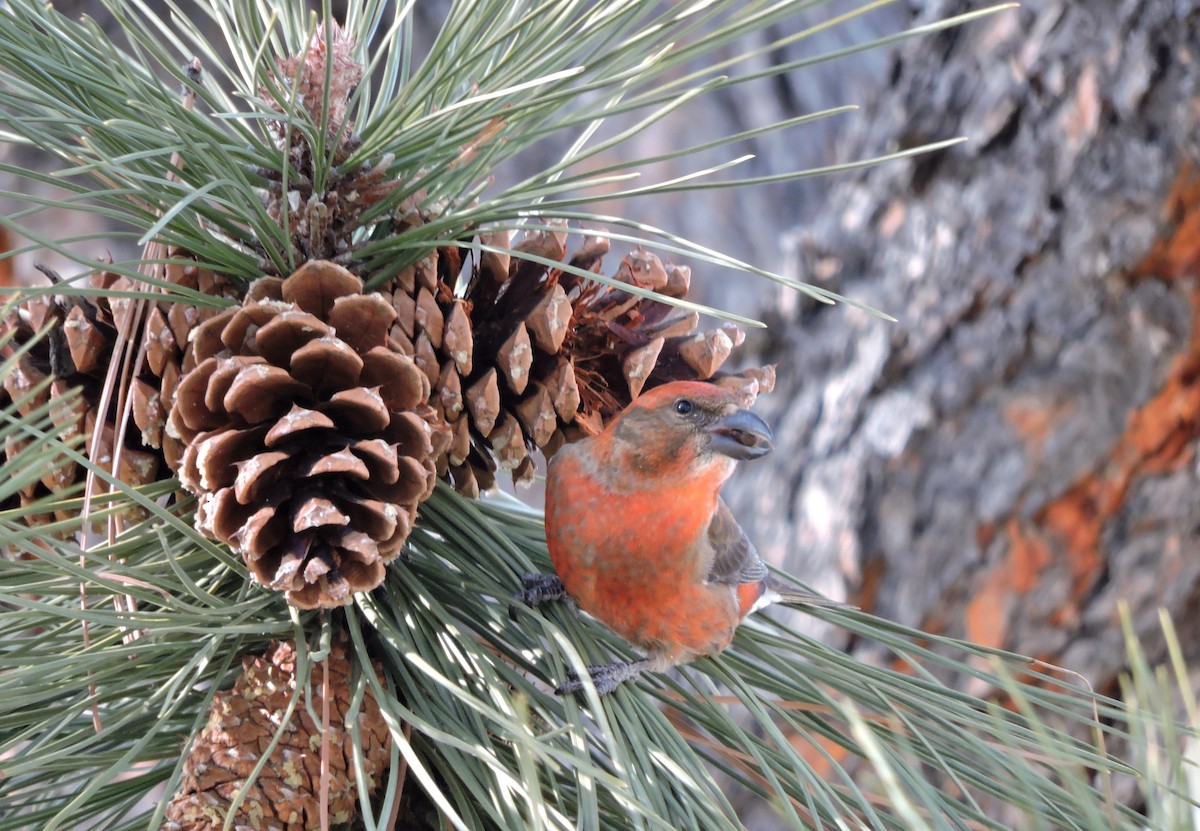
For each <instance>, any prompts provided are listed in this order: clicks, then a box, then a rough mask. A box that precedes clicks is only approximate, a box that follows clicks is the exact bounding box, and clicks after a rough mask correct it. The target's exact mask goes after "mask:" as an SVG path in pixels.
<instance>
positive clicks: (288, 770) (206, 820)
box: [163, 642, 391, 831]
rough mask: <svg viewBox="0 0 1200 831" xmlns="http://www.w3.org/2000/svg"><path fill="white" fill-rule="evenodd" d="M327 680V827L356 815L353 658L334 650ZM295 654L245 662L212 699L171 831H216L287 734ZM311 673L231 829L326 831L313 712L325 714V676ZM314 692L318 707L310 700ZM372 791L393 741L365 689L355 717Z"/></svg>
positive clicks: (283, 649) (279, 648)
mask: <svg viewBox="0 0 1200 831" xmlns="http://www.w3.org/2000/svg"><path fill="white" fill-rule="evenodd" d="M325 663H326V664H327V668H328V672H329V689H330V690H331V691H332V693H333V694H332V696H331V697H330V701H329V704H330V707H329V713H330V719H329V721H330V723H329V725H328V726H327V727H326V730H327V732H328V745H329V747H330V750H331V752H330V753H329V771H330V776H329V805H328V808H329V820H330V823H331V824H332V825H335V826H338V825H344V824H346V823H349V822H351V821H352V820H353V819H354V816H355V814H356V813H357V805H358V792H357V784H356V781H355V770H354V749H353V745H352V741H353V739H352V737H351V734H350V729H349V725H347V724H346V714H347V712H348V711H349V709H350V704H351V691H352V690H353V684H352V678H351V667H350V662H349V660H348V659H347V657H346V650H345V649H344V648H343V647H342V646H340V645H334V646H333V647H332V649H331V650H330V653H329V655H328V657H327V658H326V659H325ZM295 665H296V647H295V645H294V644H292V643H290V642H288V643H283V644H275V645H273V646H272V647H271V649H269V650H268V652H267V653H266V654H265V655H263V656H259V657H253V658H249V657H248V658H244V659H243V660H242V674H241V676H240V677H239V678H238V679H237V681H236V682H235V683H234V685H233V689H231V690H229V691H227V692H219V693H217V694H216V695H215V696H214V697H213V703H212V709H211V710H210V711H209V717H208V724H207V725H206V726H205V727H204V730H203V731H202V732H201V734H200V735H199V736H198V737H197V738H196V740H195V742H194V743H193V745H192V750H191V752H190V753H189V754H188V758H187V761H186V762H185V763H184V768H183V779H182V781H181V782H180V785H179V791H178V793H177V794H176V795H175V797H174V798H173V799H172V800H171V803H170V805H169V806H168V808H167V821H166V822H165V823H164V824H163V828H164V829H165V831H218V829H221V828H223V827H224V823H225V816H226V814H227V813H228V812H229V809H230V807H231V806H232V803H233V800H234V798H235V797H236V796H237V794H238V793H239V791H241V789H242V788H243V787H245V785H246V781H247V780H248V779H249V778H250V774H251V773H252V772H253V771H254V768H255V766H256V765H257V764H258V761H259V759H260V758H261V756H262V754H263V753H264V752H265V751H266V749H267V747H268V746H269V745H270V743H271V741H272V739H273V738H274V736H275V733H276V732H277V731H278V730H279V729H280V725H279V718H280V716H281V714H283V713H285V712H287V710H288V707H289V706H290V704H291V701H292V696H293V695H294V694H295V690H296V686H297V679H296V666H295ZM325 669H326V667H324V666H322V665H321V664H313V665H312V670H311V673H310V676H309V682H308V684H307V685H306V686H305V687H304V688H303V689H302V691H301V692H300V696H301V699H300V701H299V702H298V704H297V706H296V708H295V710H294V711H293V714H292V719H291V721H290V722H289V723H288V724H286V725H284V727H283V737H282V738H281V740H280V742H279V744H277V745H276V746H275V749H274V750H272V751H271V755H270V757H269V758H268V759H267V763H266V765H265V766H264V767H263V769H262V771H261V773H260V774H259V776H258V778H257V779H255V780H254V782H253V783H252V784H251V785H250V787H249V788H248V789H247V791H246V796H245V799H244V800H243V801H242V802H241V805H240V806H239V807H238V810H237V813H236V814H235V815H234V821H233V827H234V828H245V829H255V831H308V829H311V828H319V827H320V801H319V800H320V793H321V744H322V732H321V729H320V727H319V725H317V724H316V722H314V721H313V719H312V716H311V715H310V712H315V713H320V712H321V711H322V709H323V704H324V701H323V697H322V693H321V690H322V687H323V683H322V682H323V673H324V671H325ZM310 693H311V696H312V701H310V702H306V701H305V700H304V699H305V697H306V696H307V695H308V694H310ZM358 727H359V736H360V738H361V741H362V758H363V771H364V773H365V774H366V775H367V781H366V782H364V783H363V785H364V787H365V789H366V791H367V792H368V793H372V792H374V791H375V790H376V788H378V786H379V784H380V781H381V779H382V777H383V772H384V769H385V768H386V766H387V760H388V751H389V746H390V743H391V735H390V733H389V732H388V729H387V724H386V723H385V722H384V720H383V716H382V714H381V713H380V710H379V705H378V703H376V700H375V696H374V694H373V693H372V692H371V688H370V686H369V685H368V686H367V691H366V695H365V696H364V697H363V700H362V703H361V705H360V707H359V712H358Z"/></svg>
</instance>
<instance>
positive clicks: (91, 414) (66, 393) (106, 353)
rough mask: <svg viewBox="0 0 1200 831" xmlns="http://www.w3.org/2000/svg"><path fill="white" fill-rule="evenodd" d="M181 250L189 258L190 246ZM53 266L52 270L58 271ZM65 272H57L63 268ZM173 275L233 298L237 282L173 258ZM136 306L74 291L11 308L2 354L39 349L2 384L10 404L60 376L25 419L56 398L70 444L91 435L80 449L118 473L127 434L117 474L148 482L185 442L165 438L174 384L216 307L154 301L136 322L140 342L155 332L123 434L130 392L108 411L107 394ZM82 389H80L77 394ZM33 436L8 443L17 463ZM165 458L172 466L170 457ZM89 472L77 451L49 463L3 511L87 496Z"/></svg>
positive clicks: (120, 283) (99, 280) (47, 517)
mask: <svg viewBox="0 0 1200 831" xmlns="http://www.w3.org/2000/svg"><path fill="white" fill-rule="evenodd" d="M173 256H174V257H176V258H182V257H184V256H185V255H182V254H181V253H180V252H174V253H173ZM48 273H51V274H52V272H48ZM54 277H55V279H57V276H56V275H54ZM166 278H167V279H168V280H171V281H173V282H175V283H177V284H179V285H180V286H183V287H185V288H188V289H191V290H194V291H200V292H203V293H205V294H211V295H218V296H219V295H228V294H229V293H230V292H231V291H232V288H231V286H230V285H229V284H228V283H227V282H226V281H224V280H222V279H220V278H218V277H216V276H215V275H213V274H212V272H209V271H207V270H204V269H201V268H199V267H197V266H195V265H192V264H179V263H176V264H173V265H170V266H167V268H166ZM89 282H90V285H91V287H92V288H97V289H108V290H113V291H128V290H131V289H132V288H133V284H132V283H131V282H130V280H129V279H128V278H126V277H124V276H121V275H118V274H115V273H112V272H102V273H98V274H95V275H93V276H92V277H91V279H90V281H89ZM133 309H134V303H133V301H131V300H129V299H127V298H110V297H104V296H100V297H71V298H68V299H67V300H66V301H60V300H57V299H55V298H51V297H38V298H33V299H30V300H28V301H25V302H23V303H21V304H19V305H18V306H15V307H11V308H10V309H9V310H8V313H7V314H6V315H5V317H4V319H3V320H2V321H0V334H2V335H6V336H7V338H8V339H7V341H6V342H5V343H4V345H3V346H0V357H9V356H11V355H15V354H16V353H17V351H18V348H19V347H20V346H22V345H27V344H28V345H30V348H29V349H28V350H27V351H26V352H25V354H23V355H21V356H20V357H19V358H18V359H17V360H18V363H17V368H16V371H15V372H13V373H10V374H9V375H8V376H6V377H5V378H4V381H3V391H0V406H4V405H7V404H8V403H10V402H15V401H19V400H21V399H22V398H23V397H24V396H25V395H26V394H28V393H29V392H30V391H32V390H33V389H34V388H35V387H36V386H37V385H38V384H39V383H40V382H42V381H44V380H45V379H47V378H51V379H52V382H51V384H50V386H49V387H48V388H47V389H45V390H43V391H42V392H41V393H40V394H38V395H37V396H36V397H34V398H30V399H28V400H27V401H25V403H23V404H22V405H21V406H20V407H19V412H20V414H21V415H22V416H28V415H29V414H30V413H31V412H32V411H34V410H36V409H37V408H38V407H40V406H44V405H46V404H53V405H54V406H52V409H51V413H52V419H53V421H54V423H55V425H56V426H58V427H60V428H62V429H63V430H64V433H63V436H64V438H65V439H67V440H68V441H69V440H71V439H74V438H82V441H81V442H80V444H79V450H80V452H81V453H83V454H84V455H85V456H89V457H90V458H91V460H92V461H93V462H95V463H97V464H99V465H100V466H102V467H104V468H105V469H109V470H111V468H112V462H113V459H114V456H116V444H117V439H118V437H119V438H120V443H121V449H120V455H119V457H117V458H118V460H119V461H118V469H117V470H116V471H115V474H116V476H117V478H119V479H121V480H122V481H123V482H126V483H127V484H130V485H145V484H149V483H151V482H154V481H157V480H158V479H160V478H162V477H163V476H164V475H166V471H165V468H166V467H167V466H173V465H172V462H173V460H176V459H177V458H178V455H179V449H178V446H177V445H176V444H173V442H172V441H171V439H170V438H169V437H165V436H164V435H163V426H164V425H165V423H166V417H167V408H166V405H165V404H164V402H165V401H166V400H169V398H170V395H171V389H172V386H173V385H174V383H175V382H176V381H177V380H178V378H179V360H180V358H181V357H182V352H181V350H180V349H179V347H178V344H179V343H186V342H187V335H188V332H190V331H191V329H192V328H194V327H195V326H196V325H198V324H199V323H200V322H201V321H203V320H204V319H206V318H207V317H209V316H211V315H213V314H215V313H216V310H215V309H208V308H198V307H193V306H190V305H185V304H180V303H168V302H166V301H160V302H157V303H148V304H146V308H145V315H144V317H142V319H141V321H140V323H139V325H138V326H134V327H131V335H130V341H131V342H132V343H135V344H137V343H140V342H141V338H142V336H143V335H144V336H145V339H146V346H147V350H146V360H145V362H144V363H143V365H142V367H141V371H140V372H139V373H138V375H137V376H136V377H134V378H133V379H132V381H131V383H130V385H129V388H128V390H127V391H125V393H126V394H128V395H130V396H132V403H133V413H132V415H133V419H132V424H130V425H129V429H128V430H127V431H126V432H125V433H121V432H120V431H119V429H118V426H117V425H118V424H120V422H121V409H120V407H121V406H122V405H123V403H124V399H123V393H122V391H120V390H118V391H116V393H115V394H114V395H113V396H112V397H111V401H110V402H109V406H108V408H107V409H106V410H105V412H104V413H103V414H102V413H101V412H100V409H99V408H100V403H101V394H102V390H103V385H104V379H105V375H106V373H107V372H108V370H109V365H110V364H111V363H112V361H113V358H114V353H113V347H114V345H115V343H116V342H117V338H118V333H119V332H120V330H121V329H122V327H124V326H125V325H126V324H127V322H128V321H127V318H128V316H129V315H130V314H132V313H133ZM47 325H48V326H50V329H49V331H48V332H47V334H46V336H45V337H44V338H42V339H41V340H39V341H37V342H36V343H32V344H30V341H31V340H32V339H33V338H34V334H35V333H36V332H37V331H39V330H40V329H42V328H43V327H44V326H47ZM73 392H74V393H78V394H77V395H70V393H73ZM97 433H98V434H99V439H100V442H99V444H98V445H97V446H96V452H95V453H94V454H93V452H92V447H93V446H92V439H93V436H95V435H96V434H97ZM27 444H28V441H27V440H25V439H22V438H20V437H15V436H14V437H10V438H9V439H8V441H7V443H6V446H5V455H6V459H7V460H9V461H11V460H12V459H13V458H15V456H16V455H17V453H19V452H20V451H21V450H22V449H23V448H24V447H25V446H26V445H27ZM164 454H165V461H166V462H167V465H164V464H163V461H164ZM85 478H86V470H85V469H84V468H83V467H81V466H80V465H77V464H76V463H75V462H73V461H71V460H70V459H69V458H66V457H64V458H62V459H60V460H58V463H56V465H55V467H53V468H52V469H48V470H47V472H46V473H45V475H43V476H42V478H41V480H40V481H38V482H34V483H31V484H30V485H29V486H27V487H26V488H25V489H23V491H22V492H21V493H20V494H19V500H9V502H8V503H6V504H4V505H3V506H0V507H2V508H3V509H8V508H13V507H16V504H13V503H15V502H17V501H19V504H21V505H22V506H28V505H30V504H32V503H33V502H35V501H37V500H40V499H44V498H49V497H52V496H58V497H60V498H66V497H69V496H78V495H79V494H81V493H82V487H83V483H84V479H85ZM143 516H144V512H143V511H142V509H141V508H136V507H134V508H130V509H129V510H128V512H127V513H126V514H125V515H124V518H125V519H126V520H127V521H134V520H137V519H139V518H141V517H143ZM26 518H27V521H29V522H30V523H31V524H34V525H42V524H46V523H49V522H51V521H56V520H57V521H64V520H69V519H71V518H72V515H71V513H69V512H67V511H65V510H62V509H56V510H54V511H53V513H52V514H51V513H41V514H38V513H34V514H27V515H26Z"/></svg>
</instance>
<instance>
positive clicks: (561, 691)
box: [554, 652, 679, 695]
mask: <svg viewBox="0 0 1200 831" xmlns="http://www.w3.org/2000/svg"><path fill="white" fill-rule="evenodd" d="M677 663H679V660H678V658H677V657H675V656H673V655H670V654H668V653H665V652H656V653H652V654H650V655H647V656H646V657H645V658H643V659H642V660H640V661H613V662H612V663H610V664H593V665H592V666H589V667H588V668H587V671H588V675H589V676H591V679H592V683H593V684H595V686H596V693H597V694H598V695H608V694H609V693H610V692H612V691H613V690H615V689H616V688H617V687H619V686H621V684H623V683H625V682H626V681H630V680H632V679H634V678H637V677H638V676H639V675H641V674H642V673H643V672H662V671H663V670H667V669H670V668H671V667H673V666H675V664H677ZM583 688H584V681H583V679H582V678H580V677H579V676H578V675H576V674H575V672H574V671H572V672H571V673H570V678H569V679H568V680H567V682H566V683H564V684H562V685H561V686H559V687H556V688H555V690H554V693H555V695H566V694H567V693H577V692H580V691H581V690H582V689H583Z"/></svg>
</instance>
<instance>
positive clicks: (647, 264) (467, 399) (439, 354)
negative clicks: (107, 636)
mask: <svg viewBox="0 0 1200 831" xmlns="http://www.w3.org/2000/svg"><path fill="white" fill-rule="evenodd" d="M566 239H567V233H566V231H565V230H557V229H554V230H549V231H538V232H532V233H529V234H527V235H526V236H525V237H524V239H522V240H521V242H519V243H518V244H517V245H516V246H515V248H513V249H512V250H515V251H517V252H520V253H521V254H528V255H531V256H534V257H537V258H538V259H540V260H550V261H558V262H562V261H564V260H565V258H566ZM480 241H481V242H483V243H484V244H485V245H488V246H490V247H493V248H510V240H509V236H508V234H507V233H504V232H500V233H492V234H487V233H484V234H481V235H480ZM608 249H609V245H608V241H607V240H606V239H604V238H602V237H590V238H587V239H585V240H584V243H583V245H581V246H580V248H579V249H578V250H576V251H575V253H574V254H573V255H572V256H571V259H570V264H571V265H572V266H574V267H575V268H578V269H582V270H585V271H597V272H598V271H599V268H600V265H601V261H602V259H603V257H604V255H605V254H606V253H607V252H608ZM455 254H456V252H454V251H453V250H452V249H447V248H442V249H439V251H438V256H437V258H436V259H435V261H434V263H432V264H428V265H426V267H425V268H424V269H418V275H420V274H422V273H424V274H425V275H430V277H429V278H428V279H430V280H431V282H430V283H429V285H428V286H427V287H426V289H424V290H421V289H418V291H419V292H420V296H419V298H418V300H417V301H415V302H414V303H413V304H412V307H413V310H414V311H413V312H412V313H411V315H410V316H411V318H412V319H413V320H414V323H413V325H412V330H411V332H409V333H408V334H409V336H410V338H414V339H415V346H414V350H415V352H416V355H417V361H418V363H422V364H423V366H425V368H426V370H427V372H428V374H429V376H430V381H431V383H432V385H433V389H434V394H433V399H432V400H433V402H434V405H435V406H436V407H438V408H439V409H440V411H441V413H442V415H443V416H444V417H445V419H446V421H447V422H448V423H449V424H450V426H451V429H452V430H453V431H454V440H453V442H452V443H451V445H450V448H449V450H448V452H447V458H446V460H445V461H444V462H442V464H441V467H440V469H441V470H442V471H443V472H447V471H448V472H449V474H450V476H451V477H452V478H453V480H454V483H455V486H456V487H457V488H458V489H459V490H460V491H462V492H464V493H467V494H471V495H475V494H477V493H478V492H479V490H480V489H481V488H486V487H490V486H491V485H492V484H494V481H495V471H496V469H497V467H501V468H505V469H509V470H512V471H513V475H514V478H515V479H516V480H517V481H522V480H527V479H530V478H532V475H533V471H534V462H533V459H532V456H531V453H532V451H533V450H534V449H535V448H537V449H540V450H541V451H542V452H543V453H545V454H546V455H552V454H553V453H554V452H555V451H556V450H557V449H558V448H559V447H561V446H562V444H563V443H564V442H566V441H568V440H570V439H571V438H574V437H577V436H578V435H581V434H593V433H596V432H598V431H599V430H601V429H602V428H603V426H604V424H605V423H606V422H607V421H608V420H609V419H610V418H612V417H613V416H614V415H616V414H617V413H618V412H620V411H621V410H622V409H624V408H625V406H627V405H628V404H629V402H630V401H632V400H633V399H634V398H636V397H637V396H638V394H640V393H641V391H642V390H643V389H648V388H650V387H654V386H658V385H659V384H664V383H667V382H668V381H675V380H683V379H689V380H694V379H701V380H711V381H713V382H714V383H716V384H719V385H721V386H725V387H727V388H729V389H730V390H732V391H733V392H735V393H736V394H738V395H739V396H740V397H741V398H742V400H743V401H744V402H745V404H746V405H747V406H749V405H750V404H751V403H753V401H754V398H755V397H756V396H757V395H758V393H759V392H762V391H769V390H770V389H771V388H772V387H773V386H774V377H775V375H774V368H773V367H766V368H762V369H749V370H745V371H743V372H741V373H738V374H728V373H721V372H720V369H721V366H722V364H723V363H724V361H725V359H726V358H728V357H729V355H730V353H731V352H732V350H733V348H734V347H736V346H738V345H740V344H741V343H742V341H743V340H744V338H745V335H744V333H743V332H742V331H741V330H740V329H739V328H738V327H736V326H733V325H731V324H725V325H722V326H721V327H719V328H718V329H715V330H713V331H710V332H701V331H698V329H697V327H698V325H699V316H698V315H697V314H696V313H695V312H687V311H681V310H679V309H677V308H675V307H673V306H670V305H668V304H666V303H662V302H659V301H656V300H653V299H648V298H643V297H640V296H638V295H634V294H631V293H629V292H626V291H622V290H621V289H620V288H612V287H608V286H605V285H603V284H601V283H599V282H593V281H589V280H585V279H582V278H580V277H578V276H577V275H575V274H572V273H569V272H566V271H564V270H562V269H559V268H547V266H545V265H542V264H540V263H539V262H536V261H534V260H532V259H526V258H523V257H510V256H509V255H506V254H499V253H495V252H492V251H485V252H484V253H483V254H482V256H481V257H480V258H479V261H478V263H477V264H476V265H475V267H474V269H473V271H472V275H471V279H470V281H469V282H468V284H467V287H466V297H465V299H454V297H453V295H452V294H451V292H450V291H449V288H448V285H449V282H450V279H448V278H446V277H445V275H457V273H458V266H459V264H460V263H461V254H458V255H457V257H456V256H455ZM432 275H442V279H440V280H433V279H432ZM612 279H614V280H616V281H618V282H621V283H625V284H629V285H635V286H638V287H639V288H643V289H648V290H651V291H654V292H657V293H659V294H662V295H665V296H667V297H683V296H685V295H686V294H687V291H688V288H689V285H690V281H691V272H690V270H689V269H687V268H686V267H684V266H664V265H663V264H662V262H661V261H660V260H659V259H658V257H656V256H654V255H653V254H650V253H648V252H645V251H642V250H638V251H636V252H633V253H631V254H629V255H627V256H626V257H625V258H624V259H623V260H622V261H621V264H620V266H619V267H618V268H617V271H616V273H615V274H614V275H612ZM439 310H440V312H441V314H440V315H438V314H436V312H437V311H439ZM422 316H423V317H422ZM404 317H405V315H404V312H403V311H401V318H402V319H403V318H404ZM423 319H425V320H432V321H433V322H434V324H435V325H434V326H433V327H432V328H431V327H429V326H427V325H425V324H423V323H422V320H423ZM422 338H426V339H427V340H428V344H427V345H425V346H424V347H423V346H422Z"/></svg>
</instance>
